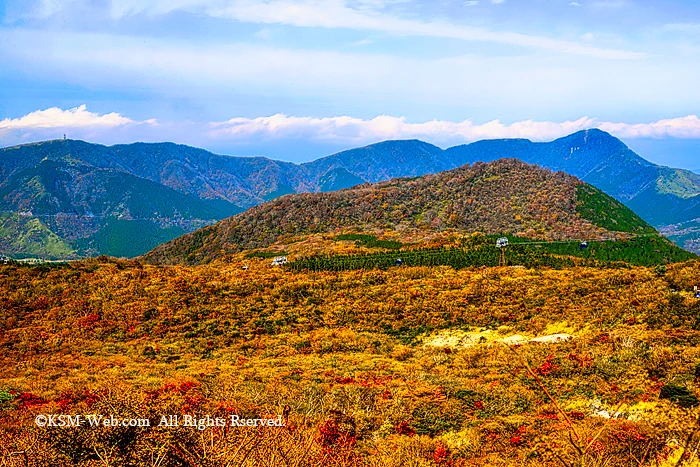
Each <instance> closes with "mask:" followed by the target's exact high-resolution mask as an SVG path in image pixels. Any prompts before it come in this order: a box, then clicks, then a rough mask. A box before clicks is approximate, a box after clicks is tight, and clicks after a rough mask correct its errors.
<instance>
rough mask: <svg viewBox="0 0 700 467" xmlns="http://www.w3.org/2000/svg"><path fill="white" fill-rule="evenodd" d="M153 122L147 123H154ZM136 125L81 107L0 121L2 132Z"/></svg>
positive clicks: (51, 109) (132, 121) (40, 111)
mask: <svg viewBox="0 0 700 467" xmlns="http://www.w3.org/2000/svg"><path fill="white" fill-rule="evenodd" d="M154 122H155V121H149V123H154ZM131 123H137V122H135V121H134V120H131V119H129V118H126V117H123V116H121V115H119V114H118V113H116V112H112V113H108V114H103V115H99V114H97V113H94V112H90V111H88V110H87V106H86V105H84V104H83V105H81V106H79V107H75V108H72V109H68V110H63V109H60V108H58V107H52V108H50V109H46V110H37V111H35V112H31V113H29V114H27V115H25V116H23V117H20V118H14V119H10V118H6V119H4V120H0V131H2V130H30V129H40V128H86V127H88V128H89V127H117V126H122V125H128V124H131Z"/></svg>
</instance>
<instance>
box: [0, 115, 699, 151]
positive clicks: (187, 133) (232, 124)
mask: <svg viewBox="0 0 700 467" xmlns="http://www.w3.org/2000/svg"><path fill="white" fill-rule="evenodd" d="M590 128H600V129H601V130H604V131H607V132H609V133H611V134H613V135H615V136H617V137H619V138H622V139H635V138H686V139H688V138H693V139H700V118H698V117H697V116H696V115H689V116H687V117H680V118H671V119H664V120H659V121H656V122H651V123H620V122H606V121H600V120H598V119H595V118H589V117H581V118H579V119H577V120H569V121H564V122H549V121H535V120H523V121H519V122H514V123H510V124H505V123H502V122H500V121H499V120H493V121H490V122H486V123H474V122H473V121H472V120H463V121H449V120H437V119H436V120H431V121H426V122H419V123H412V122H409V121H407V119H406V118H405V117H395V116H390V115H379V116H377V117H374V118H370V119H362V118H356V117H351V116H335V117H324V118H317V117H294V116H287V115H284V114H275V115H271V116H267V117H256V118H246V117H237V118H233V119H230V120H227V121H224V122H213V123H197V122H191V121H174V122H173V121H171V122H156V121H155V120H153V119H151V120H145V121H138V120H134V119H131V118H128V117H125V116H122V115H120V114H118V113H108V114H97V113H93V112H89V111H88V110H87V108H86V107H85V106H84V105H81V106H80V107H76V108H73V109H67V110H63V109H60V108H51V109H46V110H38V111H35V112H31V113H29V114H27V115H25V116H23V117H18V118H14V119H10V118H6V119H5V120H2V121H0V143H2V145H10V144H17V143H22V142H29V141H37V140H46V139H53V138H60V137H61V136H62V135H63V133H67V134H68V136H69V137H70V138H73V139H84V140H87V141H91V142H97V143H103V144H112V143H130V142H133V141H174V142H177V143H184V144H190V145H195V146H200V147H212V146H216V147H225V146H230V145H234V146H241V145H243V146H246V145H251V144H258V145H259V144H267V143H270V144H275V142H277V143H279V142H284V143H285V144H287V143H286V142H292V141H297V142H302V143H308V144H311V145H313V144H331V145H334V146H340V147H342V146H345V147H348V148H350V147H354V146H361V145H365V144H371V143H375V142H378V141H384V140H390V139H412V138H416V139H421V140H424V141H427V142H430V143H433V144H437V145H440V146H443V147H447V146H453V145H457V144H464V143H470V142H473V141H478V140H483V139H496V138H526V139H529V140H532V141H551V140H553V139H556V138H560V137H562V136H566V135H569V134H571V133H574V132H576V131H579V130H584V129H590Z"/></svg>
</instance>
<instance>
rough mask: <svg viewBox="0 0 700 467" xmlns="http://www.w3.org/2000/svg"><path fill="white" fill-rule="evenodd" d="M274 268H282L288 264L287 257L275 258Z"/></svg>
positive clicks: (273, 260) (273, 261)
mask: <svg viewBox="0 0 700 467" xmlns="http://www.w3.org/2000/svg"><path fill="white" fill-rule="evenodd" d="M271 264H272V266H282V265H283V264H287V257H286V256H275V257H274V258H273V259H272V263H271Z"/></svg>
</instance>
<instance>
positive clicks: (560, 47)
mask: <svg viewBox="0 0 700 467" xmlns="http://www.w3.org/2000/svg"><path fill="white" fill-rule="evenodd" d="M43 1H45V2H51V3H50V4H51V7H50V8H49V10H48V11H51V12H55V9H56V8H59V6H58V5H60V2H58V1H55V0H43ZM76 1H82V2H86V1H87V0H71V2H76ZM504 1H505V0H491V3H493V4H499V3H503V2H504ZM389 3H396V2H395V1H394V2H387V1H382V0H373V1H368V0H364V1H361V2H360V3H359V5H358V4H357V2H355V3H350V0H111V4H110V10H109V13H110V15H111V16H112V18H115V19H121V18H125V17H129V16H132V15H137V14H147V15H164V14H167V13H170V12H173V11H178V10H182V11H186V12H190V13H194V14H198V15H205V16H210V17H215V18H224V19H230V20H235V21H240V22H246V23H255V24H282V25H288V26H295V27H305V28H326V29H338V28H340V29H353V30H361V31H375V32H381V33H385V34H391V35H395V36H413V37H434V38H448V39H457V40H464V41H479V42H491V43H497V44H506V45H512V46H517V47H527V48H535V49H541V50H548V51H550V52H555V53H564V54H572V55H583V56H590V57H597V58H605V59H615V60H634V59H642V58H646V57H647V55H646V54H645V53H639V52H632V51H626V50H618V49H608V48H600V47H592V46H589V45H586V44H579V43H577V42H571V41H566V40H559V39H553V38H549V37H544V36H535V35H529V34H520V33H515V32H507V31H492V30H489V29H486V28H482V27H471V26H466V25H460V24H456V23H453V22H448V21H445V20H442V21H440V20H435V21H421V20H417V19H406V18H402V17H399V16H396V15H393V14H390V13H387V12H386V6H387V4H389ZM468 4H472V2H471V1H467V2H465V5H468Z"/></svg>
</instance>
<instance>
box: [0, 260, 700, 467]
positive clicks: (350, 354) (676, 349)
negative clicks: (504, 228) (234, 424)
mask: <svg viewBox="0 0 700 467" xmlns="http://www.w3.org/2000/svg"><path fill="white" fill-rule="evenodd" d="M244 263H245V264H248V265H249V269H247V270H243V269H242V265H243V264H244ZM699 274H700V267H699V265H698V263H696V262H688V263H680V264H669V265H667V266H665V267H664V268H661V267H650V268H647V267H627V268H619V269H611V268H605V269H600V268H588V267H579V266H577V267H571V268H565V269H561V270H554V269H548V268H540V269H515V268H509V267H506V268H498V267H482V268H465V269H460V270H456V269H454V268H451V267H446V266H438V267H405V266H403V267H399V268H396V267H394V268H389V269H387V270H379V269H374V270H353V271H343V272H294V271H290V270H286V269H283V268H272V267H270V266H269V260H268V259H262V258H254V257H248V258H245V257H244V256H243V255H241V256H240V257H239V258H238V259H237V260H236V261H234V262H232V263H229V264H223V263H217V264H212V265H209V266H200V267H154V266H144V265H141V264H139V263H137V262H127V261H116V260H110V259H107V258H99V259H95V260H86V261H82V262H79V263H73V264H71V265H68V266H63V267H23V266H2V267H0V291H1V296H2V297H3V303H2V307H0V349H2V352H1V353H0V368H1V369H2V370H1V371H0V436H1V437H2V439H3V442H2V443H0V465H12V466H14V465H17V466H23V465H32V466H33V465H55V466H72V465H79V466H97V465H100V466H102V465H110V466H111V465H115V466H116V465H119V466H122V465H133V466H156V465H160V466H165V465H173V466H208V465H211V466H219V465H251V466H253V465H258V466H263V465H298V466H316V465H337V466H350V465H352V466H355V465H358V466H359V465H367V466H397V467H398V466H405V465H414V466H467V465H503V466H505V465H533V466H564V465H576V466H584V465H585V466H638V465H667V466H670V465H676V463H677V462H678V461H679V459H683V460H685V461H687V463H688V464H690V463H692V462H696V460H695V459H696V454H695V450H696V449H697V447H698V443H700V433H698V432H697V430H698V426H697V421H698V416H699V415H700V412H699V409H698V408H697V399H696V398H695V394H696V393H697V390H698V382H697V378H698V376H700V365H699V364H700V350H698V345H700V301H699V300H696V299H695V298H694V297H693V295H692V293H691V292H690V291H691V290H692V286H693V285H695V283H696V282H697V280H698V275H699ZM554 333H569V334H572V335H574V336H575V337H574V338H573V339H571V340H568V341H561V342H554V343H551V344H524V345H520V346H516V347H508V346H506V345H505V344H502V343H499V342H498V341H499V340H500V339H503V338H507V337H510V336H513V335H515V334H520V335H523V336H526V337H535V336H542V335H549V334H554ZM463 335H470V336H476V339H474V343H473V345H455V344H453V343H452V342H453V341H450V339H451V338H452V337H454V336H463ZM286 407H287V408H286ZM604 411H607V412H608V413H613V414H614V413H616V412H620V413H624V414H626V415H625V417H626V418H625V417H623V418H619V419H609V418H605V417H604V416H601V414H602V413H603V412H604ZM39 413H55V414H58V413H65V414H76V413H82V414H85V413H99V414H111V415H114V416H123V417H136V416H138V417H142V418H151V419H154V420H157V419H158V418H159V417H160V416H161V415H163V414H180V415H185V414H191V415H196V416H198V417H204V416H206V415H210V416H226V415H230V414H232V413H235V414H238V415H240V416H243V417H252V418H255V417H265V416H277V415H282V414H284V415H285V417H286V419H287V426H286V427H284V428H275V427H257V428H250V429H249V428H237V429H224V428H208V429H206V430H202V431H199V430H196V429H193V428H191V427H190V428H187V427H179V428H172V429H166V428H162V427H161V428H150V429H141V428H99V429H96V428H70V429H68V428H37V427H35V426H34V425H33V420H34V417H35V416H36V414H39Z"/></svg>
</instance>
